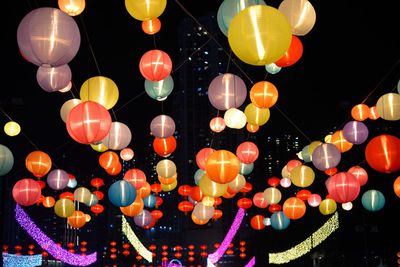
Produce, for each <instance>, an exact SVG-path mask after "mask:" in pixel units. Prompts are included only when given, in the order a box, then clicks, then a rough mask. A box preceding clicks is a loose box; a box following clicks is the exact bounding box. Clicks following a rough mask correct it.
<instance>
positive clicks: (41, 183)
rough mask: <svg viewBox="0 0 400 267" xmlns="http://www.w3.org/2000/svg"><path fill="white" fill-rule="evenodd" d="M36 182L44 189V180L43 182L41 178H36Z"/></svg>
mask: <svg viewBox="0 0 400 267" xmlns="http://www.w3.org/2000/svg"><path fill="white" fill-rule="evenodd" d="M37 182H38V184H39V185H40V188H41V189H45V188H46V183H45V182H43V181H42V180H38V181H37Z"/></svg>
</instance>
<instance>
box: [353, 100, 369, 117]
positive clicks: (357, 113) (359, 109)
mask: <svg viewBox="0 0 400 267" xmlns="http://www.w3.org/2000/svg"><path fill="white" fill-rule="evenodd" d="M351 117H352V118H353V119H354V120H356V121H364V120H366V119H368V117H369V107H368V106H367V105H365V104H357V105H355V106H354V107H353V108H352V109H351Z"/></svg>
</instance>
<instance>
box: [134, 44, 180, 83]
mask: <svg viewBox="0 0 400 267" xmlns="http://www.w3.org/2000/svg"><path fill="white" fill-rule="evenodd" d="M139 69H140V73H141V74H142V75H143V77H144V78H145V79H146V80H149V81H153V82H156V81H161V80H164V79H165V78H167V76H168V75H170V73H171V70H172V61H171V58H170V57H169V55H168V54H167V53H165V52H164V51H161V50H158V49H153V50H150V51H147V52H146V53H144V55H143V56H142V58H141V59H140V62H139Z"/></svg>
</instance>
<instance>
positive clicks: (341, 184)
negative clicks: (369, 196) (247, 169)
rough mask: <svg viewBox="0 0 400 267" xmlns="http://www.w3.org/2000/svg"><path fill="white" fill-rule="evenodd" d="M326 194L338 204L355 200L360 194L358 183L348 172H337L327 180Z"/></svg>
mask: <svg viewBox="0 0 400 267" xmlns="http://www.w3.org/2000/svg"><path fill="white" fill-rule="evenodd" d="M326 186H327V189H328V193H329V195H330V196H331V198H332V199H333V200H335V201H336V202H338V203H346V202H351V201H353V200H355V199H356V198H357V196H358V194H359V193H360V183H359V182H358V180H357V178H356V177H355V176H354V175H353V174H351V173H348V172H339V173H337V174H335V175H333V176H331V177H330V178H329V180H328V181H327V183H326Z"/></svg>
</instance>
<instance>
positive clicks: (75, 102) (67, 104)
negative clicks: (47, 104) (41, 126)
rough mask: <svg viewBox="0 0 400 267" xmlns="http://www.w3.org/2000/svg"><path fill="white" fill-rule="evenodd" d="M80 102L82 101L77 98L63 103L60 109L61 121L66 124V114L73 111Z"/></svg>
mask: <svg viewBox="0 0 400 267" xmlns="http://www.w3.org/2000/svg"><path fill="white" fill-rule="evenodd" d="M81 102H82V100H80V99H78V98H72V99H70V100H67V101H65V102H64V104H63V105H62V106H61V109H60V116H61V119H62V120H63V121H64V122H67V118H68V114H69V112H70V111H71V109H73V108H74V107H75V106H77V105H78V104H79V103H81Z"/></svg>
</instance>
